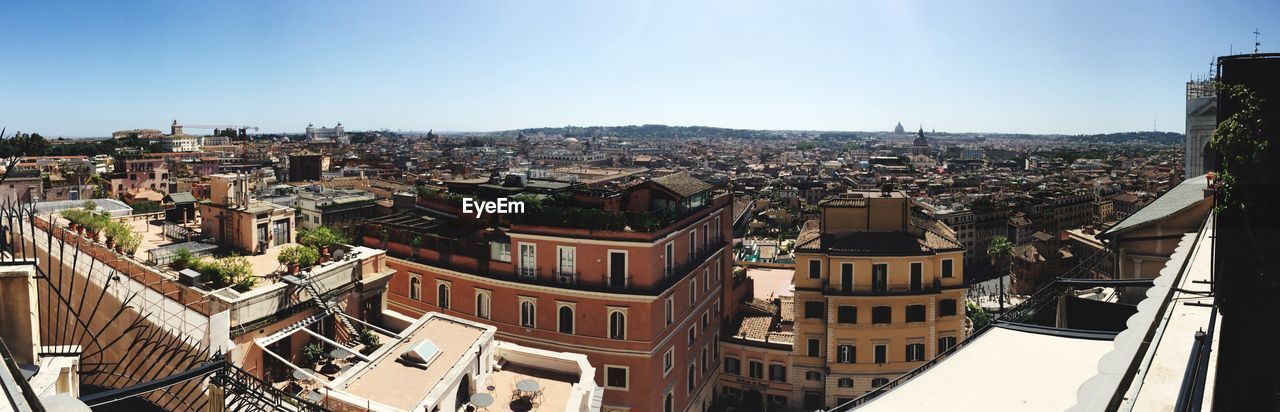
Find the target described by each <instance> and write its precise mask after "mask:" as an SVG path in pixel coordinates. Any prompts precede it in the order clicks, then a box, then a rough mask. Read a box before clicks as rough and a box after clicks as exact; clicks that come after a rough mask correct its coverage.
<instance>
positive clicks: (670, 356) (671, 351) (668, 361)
mask: <svg viewBox="0 0 1280 412" xmlns="http://www.w3.org/2000/svg"><path fill="white" fill-rule="evenodd" d="M675 362H676V348H674V347H672V348H668V349H667V352H666V353H663V354H662V376H664V377H665V376H667V373H668V372H671V368H673V367H675V366H676V363H675Z"/></svg>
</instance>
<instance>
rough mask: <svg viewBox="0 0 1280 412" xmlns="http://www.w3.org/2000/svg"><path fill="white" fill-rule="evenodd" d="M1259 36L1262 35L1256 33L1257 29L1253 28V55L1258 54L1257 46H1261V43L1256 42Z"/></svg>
mask: <svg viewBox="0 0 1280 412" xmlns="http://www.w3.org/2000/svg"><path fill="white" fill-rule="evenodd" d="M1261 34H1262V33H1258V28H1257V27H1254V28H1253V54H1258V46H1261V45H1262V42H1260V41H1258V36H1259V35H1261Z"/></svg>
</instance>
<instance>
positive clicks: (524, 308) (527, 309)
mask: <svg viewBox="0 0 1280 412" xmlns="http://www.w3.org/2000/svg"><path fill="white" fill-rule="evenodd" d="M533 302H534V301H533V299H529V298H521V299H520V326H524V327H526V328H532V327H534V326H535V324H536V319H537V314H538V313H537V310H536V308H535V307H534V305H533Z"/></svg>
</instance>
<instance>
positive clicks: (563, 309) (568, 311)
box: [556, 303, 573, 334]
mask: <svg viewBox="0 0 1280 412" xmlns="http://www.w3.org/2000/svg"><path fill="white" fill-rule="evenodd" d="M556 312H557V313H559V316H558V318H559V322H558V323H557V324H558V325H559V328H558V329H559V331H560V333H568V334H573V306H572V305H569V304H565V303H561V304H560V309H556Z"/></svg>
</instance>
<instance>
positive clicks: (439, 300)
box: [436, 283, 449, 309]
mask: <svg viewBox="0 0 1280 412" xmlns="http://www.w3.org/2000/svg"><path fill="white" fill-rule="evenodd" d="M436 304H438V305H440V309H448V308H449V285H446V284H444V283H441V284H440V286H436Z"/></svg>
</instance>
